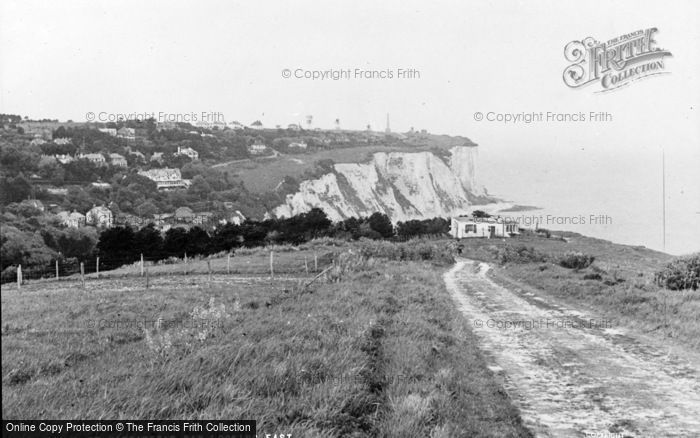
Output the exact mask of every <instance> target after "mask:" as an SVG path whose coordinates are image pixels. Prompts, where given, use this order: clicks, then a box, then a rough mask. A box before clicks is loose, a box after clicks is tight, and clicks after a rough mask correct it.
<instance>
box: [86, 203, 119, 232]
mask: <svg viewBox="0 0 700 438" xmlns="http://www.w3.org/2000/svg"><path fill="white" fill-rule="evenodd" d="M85 223H86V224H88V225H94V226H96V227H104V228H109V227H111V226H112V225H114V215H113V214H112V210H110V209H109V208H107V207H105V206H98V207H92V209H90V210H89V211H88V212H87V213H86V214H85Z"/></svg>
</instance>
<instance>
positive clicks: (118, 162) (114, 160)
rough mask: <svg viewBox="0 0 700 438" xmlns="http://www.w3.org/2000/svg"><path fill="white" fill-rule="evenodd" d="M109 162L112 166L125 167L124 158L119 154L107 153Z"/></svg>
mask: <svg viewBox="0 0 700 438" xmlns="http://www.w3.org/2000/svg"><path fill="white" fill-rule="evenodd" d="M109 162H110V163H111V164H112V166H117V167H127V163H126V158H124V156H123V155H119V154H109Z"/></svg>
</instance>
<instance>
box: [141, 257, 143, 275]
mask: <svg viewBox="0 0 700 438" xmlns="http://www.w3.org/2000/svg"><path fill="white" fill-rule="evenodd" d="M141 276H142V277H143V253H141Z"/></svg>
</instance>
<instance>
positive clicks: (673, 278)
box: [654, 253, 700, 290]
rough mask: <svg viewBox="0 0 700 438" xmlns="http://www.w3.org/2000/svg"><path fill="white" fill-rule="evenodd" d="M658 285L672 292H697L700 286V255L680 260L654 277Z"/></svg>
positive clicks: (667, 266) (670, 264) (673, 262)
mask: <svg viewBox="0 0 700 438" xmlns="http://www.w3.org/2000/svg"><path fill="white" fill-rule="evenodd" d="M654 281H655V282H656V284H657V285H659V286H661V287H665V288H666V289H671V290H683V289H692V290H697V289H698V286H699V285H700V253H696V254H692V255H690V256H686V257H681V258H678V259H676V260H674V261H672V262H671V263H669V264H668V265H666V267H664V268H663V269H662V270H661V271H659V272H657V273H656V274H655V275H654Z"/></svg>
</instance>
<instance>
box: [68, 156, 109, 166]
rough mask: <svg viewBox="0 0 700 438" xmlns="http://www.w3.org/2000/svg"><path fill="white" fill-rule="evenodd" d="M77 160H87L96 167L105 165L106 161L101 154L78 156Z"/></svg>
mask: <svg viewBox="0 0 700 438" xmlns="http://www.w3.org/2000/svg"><path fill="white" fill-rule="evenodd" d="M78 158H82V159H85V160H88V161H90V162H91V163H92V164H95V165H97V166H104V165H105V164H107V160H105V157H104V155H102V154H80V155H78ZM59 161H60V160H59Z"/></svg>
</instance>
